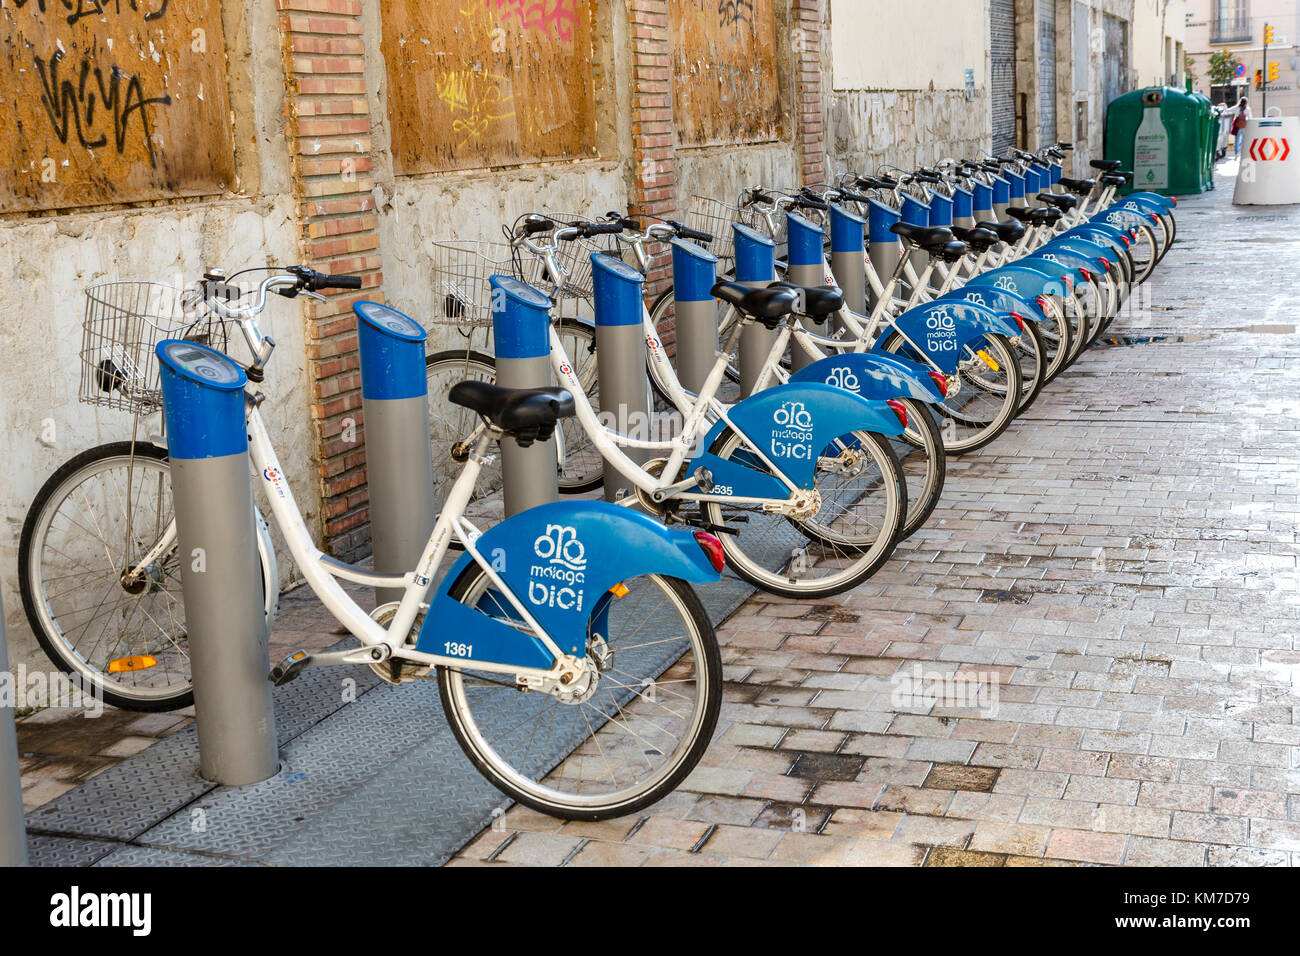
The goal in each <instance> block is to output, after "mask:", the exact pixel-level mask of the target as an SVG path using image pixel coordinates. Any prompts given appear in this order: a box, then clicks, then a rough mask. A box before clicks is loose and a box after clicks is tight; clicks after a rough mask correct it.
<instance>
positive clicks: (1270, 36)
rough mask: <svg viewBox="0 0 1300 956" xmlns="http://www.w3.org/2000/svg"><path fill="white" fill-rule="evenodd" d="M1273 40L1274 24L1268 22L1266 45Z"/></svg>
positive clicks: (1266, 25)
mask: <svg viewBox="0 0 1300 956" xmlns="http://www.w3.org/2000/svg"><path fill="white" fill-rule="evenodd" d="M1272 42H1273V26H1272V24H1269V23H1266V24H1264V45H1265V46H1268V45H1269V44H1270V43H1272Z"/></svg>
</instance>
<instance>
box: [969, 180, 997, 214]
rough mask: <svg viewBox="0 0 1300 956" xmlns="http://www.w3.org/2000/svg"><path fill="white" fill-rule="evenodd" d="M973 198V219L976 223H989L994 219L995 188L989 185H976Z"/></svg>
mask: <svg viewBox="0 0 1300 956" xmlns="http://www.w3.org/2000/svg"><path fill="white" fill-rule="evenodd" d="M973 192H974V195H973V197H972V198H971V218H972V219H974V220H975V221H976V222H989V221H990V220H992V219H993V187H992V186H990V185H989V184H988V183H976V184H975V188H974V190H973Z"/></svg>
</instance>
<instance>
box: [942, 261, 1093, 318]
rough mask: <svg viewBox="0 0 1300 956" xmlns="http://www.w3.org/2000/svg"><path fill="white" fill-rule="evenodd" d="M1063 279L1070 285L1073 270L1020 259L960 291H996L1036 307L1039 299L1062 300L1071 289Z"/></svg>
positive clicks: (983, 276)
mask: <svg viewBox="0 0 1300 956" xmlns="http://www.w3.org/2000/svg"><path fill="white" fill-rule="evenodd" d="M1063 277H1066V278H1069V279H1070V283H1071V285H1072V284H1073V282H1074V270H1073V269H1071V268H1069V267H1067V266H1063V265H1060V264H1059V263H1055V262H1047V261H1046V260H1044V259H1020V260H1019V261H1017V262H1014V263H1012V264H1011V265H1009V266H1000V267H999V268H997V269H993V270H991V271H989V272H986V273H984V274H983V275H979V276H976V277H975V278H974V279H972V280H971V281H970V282H968V283H967V284H966V285H965V287H964V288H967V289H972V288H975V289H988V288H993V289H998V290H1000V291H1002V292H1009V293H1011V294H1012V295H1014V296H1018V297H1019V298H1021V299H1025V300H1027V301H1030V302H1033V303H1034V305H1035V306H1037V305H1038V299H1039V298H1041V297H1042V296H1046V295H1055V296H1065V295H1067V294H1069V293H1070V292H1071V291H1072V288H1071V285H1067V284H1066V283H1065V282H1064V281H1062V279H1063ZM1040 308H1041V306H1040Z"/></svg>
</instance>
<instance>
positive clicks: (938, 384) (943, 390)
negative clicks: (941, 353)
mask: <svg viewBox="0 0 1300 956" xmlns="http://www.w3.org/2000/svg"><path fill="white" fill-rule="evenodd" d="M930 381H932V382H934V387H935V388H937V389H938V390H939V394H940V395H943V396H945V397H947V395H948V378H947V376H945V375H944V374H943V372H931V373H930Z"/></svg>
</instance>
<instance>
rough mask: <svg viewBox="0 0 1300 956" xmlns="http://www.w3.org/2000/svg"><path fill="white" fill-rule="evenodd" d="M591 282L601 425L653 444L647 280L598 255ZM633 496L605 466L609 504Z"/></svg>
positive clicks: (643, 453)
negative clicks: (644, 315) (644, 322)
mask: <svg viewBox="0 0 1300 956" xmlns="http://www.w3.org/2000/svg"><path fill="white" fill-rule="evenodd" d="M591 281H592V291H593V292H594V294H595V300H596V361H597V363H598V364H599V368H600V413H601V419H602V420H604V421H605V423H606V424H613V426H614V427H615V428H616V429H617V430H618V431H620V432H622V433H623V434H626V435H632V436H633V437H636V438H641V439H644V440H646V441H649V440H650V439H651V438H653V437H654V435H653V429H652V428H651V418H650V380H649V377H648V375H647V372H646V367H645V336H644V335H643V334H642V326H641V310H642V308H643V305H642V301H641V289H642V286H644V285H645V276H643V275H642V274H641V273H639V272H637V271H636V270H635V269H633V268H632V267H631V266H630V265H628V264H627V263H626V262H623V261H622V260H621V259H615V258H614V257H613V256H607V255H605V254H603V253H599V252H597V253H592V256H591ZM710 288H711V286H710ZM611 417H612V419H613V421H612V422H611V421H610V419H611ZM624 450H625V451H626V453H627V455H628V457H630V458H631V459H632V460H633V461H636V462H645V461H648V460H649V459H650V449H648V448H626V449H624ZM632 490H633V489H631V488H629V487H627V479H626V478H624V477H623V476H622V474H620V473H619V470H618V469H617V468H615V467H614V466H613V465H611V464H610V463H609V462H608V461H607V462H605V499H606V500H607V501H617V500H619V499H620V498H623V497H626V496H627V494H628V493H629V492H630V491H632Z"/></svg>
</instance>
